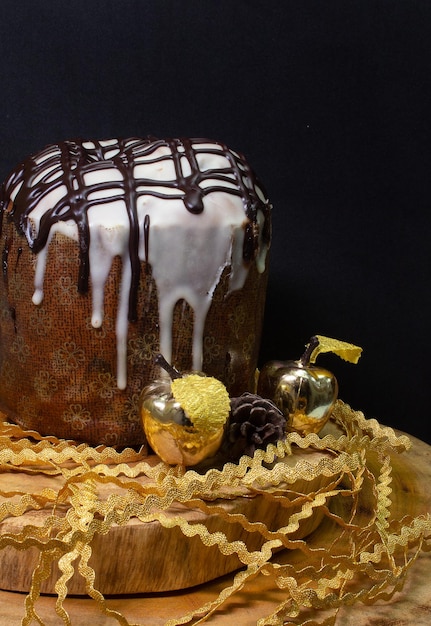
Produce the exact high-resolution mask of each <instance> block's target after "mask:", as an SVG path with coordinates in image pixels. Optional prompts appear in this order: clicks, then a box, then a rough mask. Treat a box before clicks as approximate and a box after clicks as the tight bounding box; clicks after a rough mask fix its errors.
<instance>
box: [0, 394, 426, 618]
mask: <svg viewBox="0 0 431 626" xmlns="http://www.w3.org/2000/svg"><path fill="white" fill-rule="evenodd" d="M331 423H332V426H334V428H333V429H332V430H331V429H330V430H329V432H328V434H326V435H323V436H318V435H316V434H310V435H308V436H306V437H303V438H302V437H300V436H299V435H298V434H296V433H291V434H289V435H288V436H287V438H286V440H285V441H280V442H279V443H278V444H277V445H273V444H271V445H270V446H268V448H267V449H266V450H265V451H263V450H258V451H257V452H256V453H255V455H254V457H253V458H250V457H247V456H243V457H242V458H241V459H240V460H239V461H238V463H236V464H234V463H226V464H225V465H224V466H223V467H222V468H221V469H216V468H213V469H209V470H207V471H206V472H205V473H203V474H199V473H198V472H196V471H194V470H186V469H185V468H183V467H180V466H174V467H170V466H168V465H166V464H164V463H159V464H157V465H155V466H151V465H150V464H149V463H148V462H147V461H146V460H145V458H144V459H143V458H142V455H141V454H140V452H139V451H133V450H132V449H125V450H123V451H117V450H115V449H113V448H109V447H105V446H99V447H91V446H89V445H86V444H75V443H73V442H71V441H66V440H59V439H57V438H55V437H42V436H40V435H38V434H37V433H36V432H29V431H27V432H24V431H22V430H21V428H20V427H19V426H16V425H12V424H10V423H7V422H5V423H3V424H2V426H1V430H0V463H1V467H2V471H4V472H7V471H16V470H17V468H22V469H23V470H24V469H25V471H26V472H30V473H31V472H33V473H35V474H37V473H42V474H48V475H56V476H61V477H62V487H61V488H60V489H59V490H58V492H55V490H51V489H45V490H43V491H41V492H37V493H22V494H16V493H14V494H11V493H9V492H5V491H4V492H2V493H1V494H0V495H1V504H0V521H3V520H4V519H6V518H8V517H10V516H15V517H20V516H21V515H22V514H23V513H24V512H25V511H27V510H29V509H31V508H34V509H41V508H44V507H47V508H49V509H51V508H52V510H53V513H52V515H51V516H50V518H49V520H48V521H47V522H46V523H45V524H44V525H43V526H41V527H39V528H35V527H34V526H24V528H23V529H22V530H21V531H20V532H19V533H16V534H13V533H8V534H7V535H5V534H4V535H0V549H4V548H5V547H6V546H13V547H15V548H17V549H18V550H26V549H28V548H30V547H36V548H37V549H38V550H39V553H40V558H39V562H38V565H37V567H36V568H35V570H34V572H33V577H32V585H31V589H30V591H29V594H28V596H27V597H26V600H25V603H24V608H23V610H24V617H23V620H22V624H24V625H26V624H30V623H31V622H32V621H33V620H36V621H38V623H40V624H43V620H42V619H41V618H40V616H39V615H38V613H37V602H38V597H39V595H40V589H41V583H42V582H43V580H45V579H46V577H47V576H48V574H49V572H50V570H51V565H52V564H53V563H54V562H56V563H57V564H58V568H59V570H60V572H61V574H60V576H59V578H58V580H57V583H56V585H55V591H56V593H57V596H58V597H57V601H56V603H55V610H56V612H57V614H58V615H59V617H60V618H61V619H62V621H63V623H64V624H72V623H73V619H71V617H70V616H69V614H68V613H67V611H66V610H65V608H64V601H65V599H66V597H67V595H68V581H69V580H70V578H71V577H72V575H73V574H74V572H75V570H77V571H78V572H79V574H80V575H81V576H82V577H83V578H84V579H85V581H86V590H87V593H88V595H89V596H90V597H91V598H93V600H94V601H95V602H96V603H97V604H98V605H99V608H100V609H101V611H102V612H103V613H105V614H106V615H107V616H109V617H111V618H113V619H114V620H117V622H118V623H120V624H122V625H123V626H131V622H129V621H128V619H127V616H126V615H123V614H121V613H119V612H117V611H114V610H112V609H110V608H109V601H107V600H106V599H105V597H104V596H103V594H102V593H101V592H100V591H99V590H98V589H97V588H96V587H95V585H94V582H95V578H96V572H95V571H94V570H93V569H92V567H91V566H90V565H89V559H90V557H91V546H90V543H91V540H92V537H93V536H94V535H95V534H96V533H103V534H106V533H108V532H109V530H110V528H111V527H113V525H114V524H115V525H119V526H121V525H124V524H127V523H128V521H129V520H130V519H131V518H137V519H139V520H140V521H141V522H142V523H143V524H145V523H147V522H152V521H157V522H158V523H159V524H161V525H162V526H163V527H164V528H166V529H171V528H179V529H180V530H181V531H182V533H183V534H184V540H185V541H187V538H188V537H192V536H196V535H198V536H199V537H200V539H201V541H202V544H203V545H204V546H208V547H209V546H218V549H219V550H220V552H221V553H222V554H223V555H231V554H233V553H235V554H237V556H238V558H239V560H240V561H241V563H243V566H244V567H243V568H242V569H241V570H239V571H238V572H237V573H235V574H233V575H232V578H231V582H230V584H228V585H227V586H226V587H225V588H224V589H223V590H222V591H221V592H220V594H219V595H218V596H217V597H216V598H214V599H213V600H212V601H211V602H209V603H207V604H205V605H204V606H201V607H200V608H199V609H198V610H193V611H191V612H190V613H189V614H187V615H184V616H180V617H178V618H175V619H169V620H168V621H167V622H166V626H177V625H179V624H198V623H202V622H204V621H206V620H207V619H209V618H210V616H211V615H212V614H213V613H214V612H215V611H217V610H218V609H220V608H221V607H222V605H223V603H224V602H225V601H227V600H228V599H229V598H230V597H232V596H234V594H235V593H237V592H239V591H240V590H242V589H246V588H247V583H249V582H250V581H255V579H256V578H257V577H259V576H266V577H267V580H268V579H271V580H272V581H273V584H274V589H277V590H278V591H279V592H280V590H281V592H282V597H283V600H282V602H281V603H279V604H278V605H276V606H274V607H273V611H272V613H271V614H270V615H267V616H266V617H262V618H260V619H259V620H258V622H257V624H258V626H270V625H271V626H281V625H282V624H310V625H312V624H315V625H317V624H322V625H323V624H334V623H335V621H336V615H337V611H338V609H339V608H340V607H342V606H343V605H352V604H354V603H356V602H360V601H361V602H365V603H370V602H374V601H376V600H378V599H388V598H390V597H391V596H392V595H393V594H394V593H395V591H397V590H399V589H400V588H401V587H402V585H403V582H404V580H405V578H406V575H407V573H408V571H409V569H410V567H411V565H412V564H413V563H414V562H415V560H416V558H417V557H418V555H419V554H420V553H421V551H422V550H427V549H430V546H431V517H430V514H429V513H428V514H423V515H419V516H416V517H414V516H412V515H405V516H403V518H402V519H396V517H394V515H393V512H392V510H391V505H392V500H391V494H392V486H391V483H392V478H393V476H392V472H393V460H394V459H395V458H396V456H397V455H398V454H401V453H403V452H404V451H406V450H407V449H408V448H409V447H410V445H411V442H410V440H409V438H408V437H407V436H405V435H401V436H398V435H397V434H396V433H395V432H394V431H393V430H392V429H391V428H389V427H384V426H382V425H380V424H379V422H377V421H376V420H369V419H366V418H365V417H364V415H363V414H362V413H361V412H357V411H353V410H352V409H351V408H350V407H349V406H348V405H346V404H344V403H343V402H341V401H338V402H337V404H336V407H335V410H334V413H333V415H332V418H331ZM294 448H295V449H296V450H297V451H298V450H299V451H300V450H304V451H306V450H308V449H314V450H320V451H325V452H327V454H325V455H324V457H323V458H322V459H321V460H320V461H319V463H318V464H317V465H311V464H310V463H308V462H307V459H306V454H304V458H301V455H300V454H299V456H298V462H297V463H295V464H294V465H293V467H292V466H289V465H287V464H286V463H283V462H282V460H283V458H284V457H286V456H288V455H290V454H292V450H293V449H294ZM143 475H144V476H148V477H149V478H150V479H151V481H149V483H148V484H147V485H145V484H142V482H138V481H137V477H142V476H143ZM319 477H322V478H324V480H322V481H321V487H320V488H317V489H315V490H314V491H312V492H310V493H307V494H304V493H299V492H298V493H295V482H296V481H298V480H302V481H303V480H304V479H305V480H306V481H310V484H311V481H313V480H314V481H315V479H316V478H319ZM102 484H103V485H105V486H106V484H112V485H113V487H115V496H113V497H112V498H109V499H108V501H106V499H101V498H99V493H98V490H99V487H100V486H101V485H102ZM313 484H314V485H315V484H316V483H315V482H314V483H313ZM226 488H228V491H229V497H233V496H235V493H236V492H237V493H242V492H243V491H244V488H246V489H248V490H252V491H253V492H254V493H256V494H260V495H263V496H264V497H273V498H275V499H277V501H280V500H281V501H282V500H283V498H286V499H289V500H290V501H291V500H292V499H293V498H298V499H299V500H298V501H299V502H302V505H301V506H300V508H299V510H296V512H295V513H294V514H292V515H291V516H290V517H289V519H288V522H287V523H286V524H285V525H284V526H283V527H281V528H277V529H275V530H274V529H272V530H270V529H268V528H267V527H266V526H265V524H256V523H252V522H250V521H249V520H247V519H246V517H245V516H244V515H238V514H236V515H235V522H236V523H238V524H239V525H240V528H241V529H243V530H244V529H245V530H246V531H247V530H253V532H258V533H261V535H262V547H261V549H260V550H253V551H249V550H248V549H247V546H246V544H245V543H244V541H241V540H239V539H238V540H236V539H230V540H228V539H227V537H226V536H225V535H224V534H223V533H221V532H218V533H211V532H210V531H209V529H208V528H207V527H206V526H205V523H199V524H190V523H189V522H188V521H187V520H186V519H185V518H184V517H182V516H172V515H167V511H168V509H169V508H170V507H171V505H172V504H173V503H175V502H180V503H182V504H185V505H186V506H190V507H192V508H198V509H199V510H201V511H203V512H208V513H212V514H214V511H217V513H218V514H219V515H220V516H222V517H224V518H225V519H226V524H229V523H230V522H231V521H232V520H231V519H230V515H231V514H230V513H229V512H227V511H226V510H224V509H222V507H217V508H215V507H216V503H215V500H216V499H217V498H224V497H226ZM17 495H19V497H18V499H17ZM12 496H13V501H12ZM337 502H341V503H342V504H341V505H340V506H335V507H334V506H333V505H332V504H333V503H337ZM59 503H60V504H67V505H68V507H69V512H68V515H67V516H66V517H60V516H56V514H55V505H56V504H59ZM316 510H319V511H323V515H324V520H323V522H322V523H325V524H329V525H330V529H331V532H330V533H329V534H328V533H325V534H324V535H321V534H319V533H317V534H315V536H314V537H313V540H312V541H308V540H306V539H295V536H294V533H295V531H296V530H297V528H298V524H299V523H300V521H301V520H302V519H307V518H309V517H310V516H311V515H313V513H314V511H316ZM364 511H365V512H366V513H364ZM364 515H366V518H364ZM320 536H324V537H326V539H325V542H322V543H319V539H318V538H319V537H320ZM316 537H317V539H316ZM281 548H285V549H294V550H299V551H301V553H302V554H303V556H304V561H303V563H302V564H301V563H300V564H299V565H298V563H296V564H294V563H289V562H287V563H284V564H283V563H280V562H277V560H276V559H273V558H272V557H273V553H274V551H278V550H280V549H281ZM107 558H109V557H107ZM112 558H121V555H115V557H114V556H113V557H112ZM287 561H288V559H287ZM277 597H278V596H277ZM328 611H329V616H328ZM305 615H306V616H308V617H304V616H305ZM310 615H311V617H310ZM304 620H305V621H304ZM133 624H134V626H139V625H136V624H135V622H133ZM142 626H143V625H142Z"/></svg>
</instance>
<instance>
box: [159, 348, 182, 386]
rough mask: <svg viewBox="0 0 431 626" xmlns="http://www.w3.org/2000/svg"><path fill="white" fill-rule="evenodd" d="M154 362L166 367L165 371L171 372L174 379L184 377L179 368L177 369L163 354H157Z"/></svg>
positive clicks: (170, 374) (163, 367)
mask: <svg viewBox="0 0 431 626" xmlns="http://www.w3.org/2000/svg"><path fill="white" fill-rule="evenodd" d="M154 363H155V364H156V365H159V366H160V367H161V368H162V369H164V370H165V372H167V373H168V374H169V376H170V377H171V379H172V380H175V379H176V378H182V374H181V373H180V372H179V371H178V370H177V369H175V367H173V366H172V365H171V364H170V363H168V362H167V360H166V359H165V357H164V356H163V354H156V356H155V357H154Z"/></svg>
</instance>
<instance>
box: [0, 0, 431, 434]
mask: <svg viewBox="0 0 431 626" xmlns="http://www.w3.org/2000/svg"><path fill="white" fill-rule="evenodd" d="M430 46H431V2H429V0H407V1H401V0H388V1H381V0H372V1H370V2H368V1H359V2H354V1H349V0H340V1H339V2H333V1H331V0H320V1H317V2H310V1H308V0H299V1H290V0H286V1H282V0H279V1H273V0H212V1H205V0H177V1H172V0H141V1H139V0H116V1H113V0H105V1H101V0H92V1H91V0H87V1H86V2H84V1H80V0H68V1H62V0H39V1H38V2H37V1H30V0H20V1H19V2H16V1H15V0H1V3H0V94H1V95H0V98H1V99H0V147H1V150H0V178H1V179H3V178H4V177H5V176H6V175H7V173H8V172H9V170H10V169H11V168H12V167H14V166H15V165H16V164H17V163H18V162H19V161H21V159H22V158H23V157H25V156H26V155H27V154H29V153H31V152H34V151H38V150H39V149H41V148H42V147H43V146H44V145H46V144H48V143H51V142H55V141H58V140H62V139H68V138H74V137H84V138H91V137H93V138H99V139H102V138H109V137H115V136H122V137H126V136H146V135H148V134H152V135H155V136H159V137H170V136H180V137H181V136H192V137H193V136H203V137H209V138H212V139H219V140H222V141H224V142H226V143H228V144H229V145H230V146H231V147H232V148H235V149H237V150H240V151H242V152H244V153H245V154H246V155H247V156H248V158H249V160H250V162H251V163H252V165H253V166H254V169H255V170H256V171H257V173H258V175H259V177H260V178H261V179H262V181H263V182H264V184H265V186H266V188H267V191H268V193H269V196H270V198H271V201H272V203H273V205H274V210H273V227H274V231H273V245H272V254H271V278H270V283H269V289H268V300H267V311H266V318H265V328H264V341H263V347H262V355H261V362H264V361H266V360H269V359H273V358H283V359H288V358H289V359H290V358H298V357H299V356H300V355H301V353H302V351H303V347H304V344H305V343H306V342H307V341H308V339H309V337H310V336H311V335H312V334H314V333H319V334H325V335H329V336H332V337H337V338H339V339H344V340H346V341H351V342H353V343H356V344H358V345H360V346H362V347H363V349H364V352H363V356H362V358H361V360H360V362H359V364H358V365H351V364H346V363H344V362H343V361H341V360H340V359H338V358H337V357H335V356H333V355H327V356H326V355H325V356H322V357H319V362H320V364H321V365H324V366H326V367H328V368H329V369H332V370H333V371H334V372H335V373H336V375H337V378H338V379H339V383H340V396H341V397H342V398H343V399H344V400H345V401H346V402H348V403H349V404H351V406H352V407H353V408H355V409H361V410H363V411H364V412H365V414H366V415H367V417H375V418H377V419H379V420H380V421H381V422H383V423H386V424H389V425H391V426H394V427H397V428H400V429H402V430H404V431H407V432H409V433H411V434H413V435H416V436H418V437H421V438H422V439H425V440H427V441H429V442H431V436H430V435H429V434H428V430H429V428H428V424H429V422H430V420H431V398H430V396H431V378H430V373H429V366H428V362H429V354H430V349H431V341H430V331H429V323H430V312H431V306H430V305H431V302H430V280H429V278H430V268H431V263H430V261H431V252H430V250H431V245H430V237H431V228H430V225H431V220H430V202H431V167H430V166H431V158H430V157H431V153H430V138H431V137H430V121H431V83H430V81H431V55H430Z"/></svg>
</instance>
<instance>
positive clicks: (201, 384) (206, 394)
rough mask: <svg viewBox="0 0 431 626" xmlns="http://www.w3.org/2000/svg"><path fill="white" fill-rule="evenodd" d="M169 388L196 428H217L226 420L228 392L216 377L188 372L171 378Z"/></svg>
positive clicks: (205, 430)
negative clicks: (185, 374) (173, 378)
mask: <svg viewBox="0 0 431 626" xmlns="http://www.w3.org/2000/svg"><path fill="white" fill-rule="evenodd" d="M171 389H172V395H173V396H174V398H175V400H177V402H179V403H180V404H181V406H182V408H183V410H184V411H185V413H186V415H187V417H188V418H189V419H190V420H191V421H192V422H193V425H194V427H195V428H196V429H197V430H199V431H201V432H207V431H213V430H218V429H219V428H220V427H222V426H223V424H224V423H225V422H226V420H227V418H228V416H229V411H230V400H229V394H228V392H227V390H226V387H225V386H224V385H223V383H222V382H220V381H219V380H217V378H213V377H212V376H200V375H199V374H189V375H187V376H183V377H180V378H176V379H175V380H173V381H172V383H171Z"/></svg>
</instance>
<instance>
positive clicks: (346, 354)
mask: <svg viewBox="0 0 431 626" xmlns="http://www.w3.org/2000/svg"><path fill="white" fill-rule="evenodd" d="M316 337H317V339H318V340H319V343H318V345H317V347H316V348H315V349H314V350H313V352H312V353H311V357H310V363H315V361H316V359H317V357H318V356H319V354H323V353H324V352H333V353H334V354H336V355H337V356H339V357H340V358H341V359H343V360H344V361H348V362H349V363H357V362H358V361H359V358H360V356H361V354H362V348H360V347H359V346H355V345H354V344H353V343H348V342H347V341H340V340H339V339H332V338H331V337H325V336H324V335H316Z"/></svg>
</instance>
